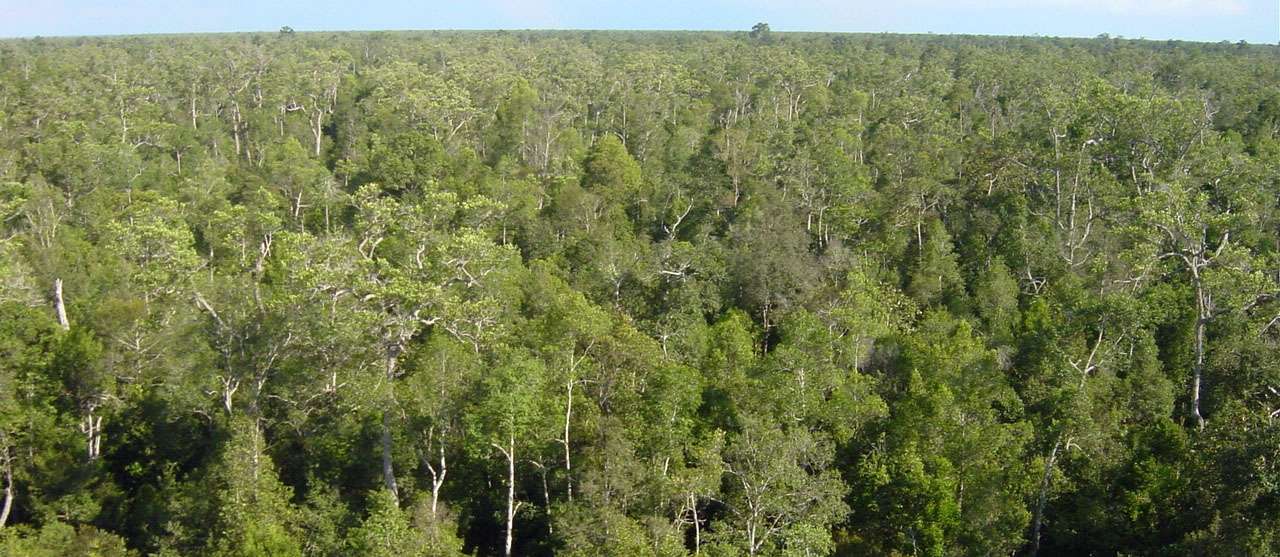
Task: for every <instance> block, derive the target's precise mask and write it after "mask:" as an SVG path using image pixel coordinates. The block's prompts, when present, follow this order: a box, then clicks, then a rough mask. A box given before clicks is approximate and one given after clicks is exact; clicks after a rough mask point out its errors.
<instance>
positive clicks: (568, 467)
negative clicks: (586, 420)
mask: <svg viewBox="0 0 1280 557" xmlns="http://www.w3.org/2000/svg"><path fill="white" fill-rule="evenodd" d="M569 359H570V361H572V360H573V354H572V353H570V354H569ZM573 382H574V381H573V377H569V380H568V381H567V382H566V383H565V391H566V392H567V394H568V400H567V401H566V402H565V407H564V485H565V491H566V494H567V495H568V497H569V502H570V503H572V502H573V463H572V461H571V460H570V456H569V419H570V417H572V416H573Z"/></svg>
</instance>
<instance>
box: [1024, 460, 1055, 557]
mask: <svg viewBox="0 0 1280 557" xmlns="http://www.w3.org/2000/svg"><path fill="white" fill-rule="evenodd" d="M1061 446H1062V438H1061V437H1059V438H1058V440H1057V441H1055V442H1054V443H1053V450H1052V451H1050V452H1049V459H1048V460H1046V461H1045V463H1044V479H1042V480H1041V481H1040V497H1039V499H1037V501H1036V518H1035V522H1034V526H1032V528H1031V541H1032V546H1031V557H1035V556H1036V554H1037V553H1039V552H1040V525H1041V524H1043V523H1044V505H1045V502H1046V500H1047V499H1048V497H1049V480H1050V479H1051V477H1050V475H1051V474H1052V473H1053V463H1054V461H1055V460H1057V459H1058V449H1059V448H1060V447H1061Z"/></svg>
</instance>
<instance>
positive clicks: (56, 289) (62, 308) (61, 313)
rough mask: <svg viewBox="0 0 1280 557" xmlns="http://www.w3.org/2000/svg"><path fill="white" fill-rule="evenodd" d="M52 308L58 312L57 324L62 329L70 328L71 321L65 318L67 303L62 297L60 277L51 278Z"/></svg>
mask: <svg viewBox="0 0 1280 557" xmlns="http://www.w3.org/2000/svg"><path fill="white" fill-rule="evenodd" d="M53 308H54V310H55V311H57V312H58V324H59V325H61V326H62V330H64V331H67V330H70V329H71V322H70V321H68V320H67V305H66V303H65V302H63V299H62V279H60V278H57V279H53Z"/></svg>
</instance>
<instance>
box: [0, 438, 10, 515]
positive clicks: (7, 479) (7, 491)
mask: <svg viewBox="0 0 1280 557" xmlns="http://www.w3.org/2000/svg"><path fill="white" fill-rule="evenodd" d="M12 509H13V457H12V456H10V455H9V447H5V448H4V506H3V507H0V530H3V529H4V526H5V524H8V523H9V511H10V510H12Z"/></svg>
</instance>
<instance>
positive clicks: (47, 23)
mask: <svg viewBox="0 0 1280 557" xmlns="http://www.w3.org/2000/svg"><path fill="white" fill-rule="evenodd" d="M756 22H767V23H769V26H770V28H772V29H773V30H774V31H840V32H893V33H947V34H950V33H965V34H987V35H1046V36H1070V37H1093V36H1097V35H1099V34H1101V33H1108V34H1110V35H1112V36H1123V37H1128V38H1148V39H1159V40H1163V39H1182V40H1194V41H1212V42H1216V41H1222V40H1228V41H1232V42H1235V41H1239V40H1245V41H1249V42H1251V43H1277V42H1280V0H878V1H877V0H632V1H625V0H453V1H447V0H419V1H413V0H361V1H358V2H350V1H348V2H342V1H337V0H309V1H298V0H206V1H200V0H168V1H163V2H161V1H155V0H111V1H104V0H0V37H30V36H37V35H42V36H59V35H121V34H141V33H188V32H220V31H274V30H278V29H279V28H280V27H282V26H285V25H288V26H290V27H292V28H294V29H295V30H297V31H322V30H326V31H331V30H378V29H709V30H746V29H749V28H750V27H751V26H752V25H753V24H755V23H756Z"/></svg>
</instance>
